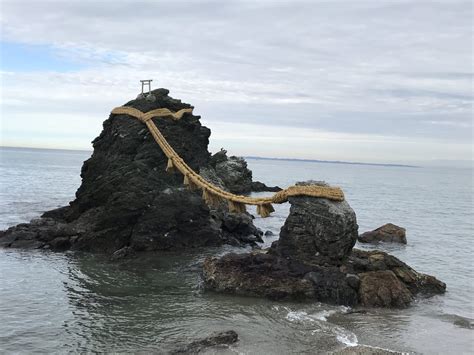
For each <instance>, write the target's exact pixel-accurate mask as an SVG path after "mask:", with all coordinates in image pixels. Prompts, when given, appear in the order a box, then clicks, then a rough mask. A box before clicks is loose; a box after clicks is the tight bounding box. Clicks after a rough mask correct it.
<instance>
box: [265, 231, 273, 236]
mask: <svg viewBox="0 0 474 355" xmlns="http://www.w3.org/2000/svg"><path fill="white" fill-rule="evenodd" d="M272 235H275V234H274V233H273V232H272V231H266V232H265V237H271V236H272Z"/></svg>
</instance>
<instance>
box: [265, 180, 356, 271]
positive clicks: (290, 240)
mask: <svg viewBox="0 0 474 355" xmlns="http://www.w3.org/2000/svg"><path fill="white" fill-rule="evenodd" d="M315 183H316V184H319V185H327V184H325V183H321V182H314V181H307V182H300V183H297V185H308V184H315ZM289 202H290V204H291V208H290V214H289V216H288V218H287V219H286V221H285V224H284V226H283V227H282V229H281V231H280V239H279V240H278V241H277V242H275V243H274V245H272V252H273V253H275V254H277V255H280V256H282V257H291V258H293V259H298V260H306V261H307V262H310V263H317V264H324V263H329V264H337V263H340V262H341V261H342V260H343V259H344V258H345V257H346V256H347V255H348V254H349V252H350V251H351V249H352V247H353V246H354V244H355V242H356V240H357V235H358V233H357V231H358V225H357V220H356V215H355V212H354V210H353V209H352V208H351V207H350V206H349V204H348V203H347V201H331V200H327V199H323V198H314V197H306V196H304V197H303V196H301V197H300V196H295V197H290V198H289Z"/></svg>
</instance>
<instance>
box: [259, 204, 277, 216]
mask: <svg viewBox="0 0 474 355" xmlns="http://www.w3.org/2000/svg"><path fill="white" fill-rule="evenodd" d="M272 212H275V209H274V208H273V206H272V204H271V203H264V204H261V205H257V213H258V214H259V215H260V216H261V217H262V218H266V217H268V216H270V213H272Z"/></svg>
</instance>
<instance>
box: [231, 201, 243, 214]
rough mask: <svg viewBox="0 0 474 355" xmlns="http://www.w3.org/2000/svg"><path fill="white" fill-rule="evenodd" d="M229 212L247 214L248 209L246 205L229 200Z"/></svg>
mask: <svg viewBox="0 0 474 355" xmlns="http://www.w3.org/2000/svg"><path fill="white" fill-rule="evenodd" d="M229 212H231V213H232V212H233V213H245V212H247V208H246V207H245V204H244V203H241V202H235V201H231V200H229Z"/></svg>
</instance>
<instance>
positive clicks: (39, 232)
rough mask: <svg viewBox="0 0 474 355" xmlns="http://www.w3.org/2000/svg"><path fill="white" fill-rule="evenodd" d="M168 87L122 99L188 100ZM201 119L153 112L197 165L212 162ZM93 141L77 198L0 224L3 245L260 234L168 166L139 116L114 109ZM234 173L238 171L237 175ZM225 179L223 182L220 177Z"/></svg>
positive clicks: (216, 241) (220, 239) (154, 244)
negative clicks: (216, 207) (22, 220)
mask: <svg viewBox="0 0 474 355" xmlns="http://www.w3.org/2000/svg"><path fill="white" fill-rule="evenodd" d="M168 93H169V92H168V90H166V89H158V90H154V91H153V95H154V96H155V98H156V99H155V100H154V101H149V100H146V99H144V98H142V99H136V100H132V101H130V102H128V103H127V104H126V106H130V107H134V108H137V109H139V110H140V111H142V112H148V111H151V110H154V109H157V108H168V109H170V110H172V111H178V110H180V109H183V108H189V107H191V105H189V104H186V103H182V102H181V101H180V100H176V99H173V98H171V97H170V96H168ZM199 119H200V117H199V116H195V115H193V114H185V115H184V116H183V117H182V119H180V120H178V121H175V120H173V119H171V118H154V119H153V121H154V122H155V124H156V126H157V127H158V128H159V130H160V131H161V132H162V133H163V135H164V136H165V137H166V139H167V140H168V142H169V143H170V145H171V146H172V147H173V148H174V149H175V151H176V152H177V153H178V154H179V155H180V156H181V157H182V158H183V159H184V160H185V161H186V162H187V164H188V165H189V166H190V167H191V168H193V169H194V170H195V171H197V172H199V171H200V169H201V168H204V167H209V168H210V169H213V167H212V164H211V154H210V153H209V152H208V150H207V147H208V143H209V136H210V134H211V132H210V130H209V129H208V128H207V127H204V126H202V125H201V123H200V121H199ZM93 147H94V152H93V154H92V156H91V158H90V159H88V160H87V161H85V162H84V165H83V166H82V170H81V177H82V184H81V186H80V187H79V189H78V190H77V192H76V199H75V200H74V201H72V202H71V203H70V205H69V206H66V207H63V208H60V209H57V210H53V211H49V212H46V213H45V214H44V215H43V216H42V217H43V218H41V219H39V220H37V221H34V223H30V224H22V225H19V226H15V227H12V228H10V229H8V230H7V231H4V232H0V246H3V247H34V248H38V247H40V248H41V247H44V248H52V249H70V248H71V249H79V250H87V251H97V252H114V251H116V250H119V249H121V248H124V247H127V248H131V249H133V250H136V251H142V250H166V249H180V248H185V247H196V246H209V245H220V244H223V243H231V244H235V245H240V244H242V243H244V244H245V243H251V244H252V243H255V241H256V240H258V239H259V236H260V234H261V232H260V231H259V230H258V229H257V228H256V227H255V226H254V225H253V223H252V219H251V218H250V217H249V216H248V215H234V214H229V213H228V212H227V211H226V210H225V209H224V210H221V211H210V210H209V208H208V206H207V205H206V204H205V203H204V202H203V200H202V199H201V196H200V194H201V193H200V192H199V191H195V192H191V191H189V190H187V189H186V188H185V187H184V186H183V184H182V182H183V176H182V175H181V174H179V173H176V174H168V173H166V172H165V168H166V164H167V157H166V156H165V154H164V153H163V152H162V151H161V149H160V147H159V146H158V145H157V144H156V142H155V141H154V140H153V137H152V136H151V134H150V133H149V132H148V129H147V128H146V126H145V125H144V124H143V123H141V122H140V121H138V120H137V119H135V118H132V117H130V116H127V115H111V116H110V117H109V118H108V119H107V120H106V121H105V122H104V124H103V131H102V133H101V134H100V135H99V137H97V138H96V139H95V140H94V141H93ZM238 174H239V172H235V174H234V175H235V179H234V182H235V181H238ZM250 176H251V174H250ZM242 179H243V180H245V181H247V180H248V172H246V171H244V176H242ZM222 187H223V188H227V189H228V187H227V186H226V185H225V183H224V186H222ZM249 235H254V236H253V237H252V238H249Z"/></svg>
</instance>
